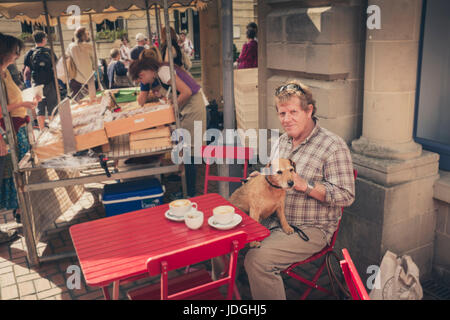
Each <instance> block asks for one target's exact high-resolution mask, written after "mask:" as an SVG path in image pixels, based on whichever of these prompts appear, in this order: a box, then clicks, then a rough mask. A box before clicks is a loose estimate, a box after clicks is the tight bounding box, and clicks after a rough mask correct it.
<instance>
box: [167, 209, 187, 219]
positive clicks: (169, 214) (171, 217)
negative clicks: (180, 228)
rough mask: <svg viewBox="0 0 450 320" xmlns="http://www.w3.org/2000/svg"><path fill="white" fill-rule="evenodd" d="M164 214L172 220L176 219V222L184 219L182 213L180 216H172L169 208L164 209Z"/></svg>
mask: <svg viewBox="0 0 450 320" xmlns="http://www.w3.org/2000/svg"><path fill="white" fill-rule="evenodd" d="M164 216H165V217H166V218H167V219H169V220H172V221H176V222H180V221H184V215H183V216H181V217H178V216H174V215H173V214H171V213H170V209H169V210H167V211H166V213H165V214H164Z"/></svg>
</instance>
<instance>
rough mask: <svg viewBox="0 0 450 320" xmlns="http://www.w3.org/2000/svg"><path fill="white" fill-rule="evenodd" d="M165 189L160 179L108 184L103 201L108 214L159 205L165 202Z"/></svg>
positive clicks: (104, 190) (113, 214)
mask: <svg viewBox="0 0 450 320" xmlns="http://www.w3.org/2000/svg"><path fill="white" fill-rule="evenodd" d="M163 197H164V190H163V188H162V186H161V183H160V182H159V180H158V179H156V178H154V179H143V180H136V181H129V182H122V183H115V184H107V185H105V187H104V189H103V197H102V202H103V206H104V207H105V211H106V216H107V217H111V216H115V215H117V214H121V213H126V212H131V211H136V210H141V209H145V208H151V207H155V206H159V205H160V204H162V203H163Z"/></svg>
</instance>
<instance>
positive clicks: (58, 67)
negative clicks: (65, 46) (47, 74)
mask: <svg viewBox="0 0 450 320" xmlns="http://www.w3.org/2000/svg"><path fill="white" fill-rule="evenodd" d="M56 76H57V77H58V79H59V80H61V81H62V82H64V83H65V82H66V74H65V73H64V64H63V57H61V58H59V60H58V62H57V63H56Z"/></svg>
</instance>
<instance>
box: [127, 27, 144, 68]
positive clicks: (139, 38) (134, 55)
mask: <svg viewBox="0 0 450 320" xmlns="http://www.w3.org/2000/svg"><path fill="white" fill-rule="evenodd" d="M146 45H147V37H146V36H144V34H142V33H138V34H137V35H136V46H135V47H134V48H133V49H131V52H130V57H131V60H132V61H134V60H137V59H139V55H140V54H141V52H142V51H143V50H144V49H146V47H145V46H146Z"/></svg>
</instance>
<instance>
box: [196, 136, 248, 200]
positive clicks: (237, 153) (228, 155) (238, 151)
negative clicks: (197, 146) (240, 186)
mask: <svg viewBox="0 0 450 320" xmlns="http://www.w3.org/2000/svg"><path fill="white" fill-rule="evenodd" d="M202 155H203V159H205V162H206V168H205V187H204V193H205V194H207V193H208V182H209V181H227V182H241V180H242V179H246V178H247V171H248V161H249V160H250V159H251V158H253V149H252V148H247V147H233V146H213V145H209V146H203V147H202ZM213 159H215V160H217V159H223V160H226V159H234V160H244V175H243V176H242V177H224V176H213V175H210V174H209V169H210V166H211V160H213Z"/></svg>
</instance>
